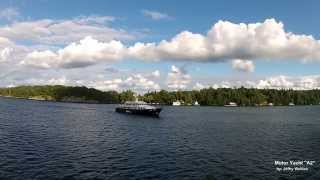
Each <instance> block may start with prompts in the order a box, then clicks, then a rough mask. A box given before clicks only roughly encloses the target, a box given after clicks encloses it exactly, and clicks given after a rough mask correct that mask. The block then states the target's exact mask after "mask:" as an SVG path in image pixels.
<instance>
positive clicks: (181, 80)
mask: <svg viewBox="0 0 320 180" xmlns="http://www.w3.org/2000/svg"><path fill="white" fill-rule="evenodd" d="M190 82H191V76H190V75H189V74H187V73H186V71H185V70H184V69H181V68H178V67H177V66H175V65H172V66H171V71H170V72H169V73H168V77H167V85H168V88H169V89H172V90H179V89H186V88H187V85H188V84H189V83H190Z"/></svg>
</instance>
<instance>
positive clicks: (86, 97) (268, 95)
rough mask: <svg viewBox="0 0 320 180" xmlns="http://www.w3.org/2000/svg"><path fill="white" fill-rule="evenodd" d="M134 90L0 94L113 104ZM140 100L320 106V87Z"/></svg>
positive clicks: (28, 89) (57, 88) (159, 94)
mask: <svg viewBox="0 0 320 180" xmlns="http://www.w3.org/2000/svg"><path fill="white" fill-rule="evenodd" d="M134 95H135V93H134V92H133V91H131V90H127V91H123V92H117V91H100V90H97V89H94V88H87V87H71V86H62V85H54V86H19V87H12V88H0V96H6V97H15V98H25V99H34V100H47V101H58V102H77V103H105V104H114V103H122V102H124V101H132V100H134V99H135V96H134ZM138 98H139V100H143V101H145V102H148V103H156V104H162V105H171V104H172V102H174V101H181V102H183V104H184V105H192V104H193V103H194V102H196V101H197V102H198V103H199V104H200V105H203V106H223V105H225V104H228V103H229V102H235V103H236V104H238V105H239V106H263V105H268V104H272V105H275V106H281V105H288V104H290V103H293V104H295V105H319V103H320V90H318V89H315V90H292V89H281V90H277V89H254V88H244V87H241V88H219V89H214V88H206V89H202V90H192V91H166V90H161V91H153V92H148V93H145V94H143V95H138Z"/></svg>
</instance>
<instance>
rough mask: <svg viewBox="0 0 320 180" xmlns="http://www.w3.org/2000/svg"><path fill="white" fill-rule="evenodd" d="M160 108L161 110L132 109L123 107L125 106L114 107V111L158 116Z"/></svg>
mask: <svg viewBox="0 0 320 180" xmlns="http://www.w3.org/2000/svg"><path fill="white" fill-rule="evenodd" d="M161 110H162V109H161V108H155V109H133V108H125V107H117V108H116V112H118V113H126V114H137V115H144V116H155V117H159V114H160V112H161Z"/></svg>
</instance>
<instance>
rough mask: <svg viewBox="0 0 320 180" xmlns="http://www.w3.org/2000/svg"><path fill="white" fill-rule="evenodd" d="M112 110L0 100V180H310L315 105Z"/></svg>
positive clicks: (319, 148)
mask: <svg viewBox="0 0 320 180" xmlns="http://www.w3.org/2000/svg"><path fill="white" fill-rule="evenodd" d="M114 107H115V105H94V104H69V103H53V102H39V101H28V100H16V99H8V98H0V177H1V178H0V179H278V178H279V179H299V178H300V179H307V178H308V179H319V178H320V165H319V164H320V116H319V114H320V106H295V107H264V108H254V107H252V108H248V107H247V108H240V107H237V108H225V107H164V110H163V112H162V113H161V114H160V116H161V117H160V118H159V119H156V118H150V117H141V116H133V115H125V114H118V113H115V112H114ZM276 160H279V161H288V160H313V161H316V163H315V165H313V166H310V167H309V170H308V171H298V172H277V171H276V169H275V168H276V166H275V165H274V161H276Z"/></svg>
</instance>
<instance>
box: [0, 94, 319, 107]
mask: <svg viewBox="0 0 320 180" xmlns="http://www.w3.org/2000/svg"><path fill="white" fill-rule="evenodd" d="M0 98H8V99H21V100H28V101H39V102H53V103H72V104H114V105H116V104H119V103H99V102H91V101H79V102H76V101H57V100H46V99H36V98H24V97H15V96H3V95H0ZM120 104H121V103H120ZM159 106H172V107H225V108H230V109H233V108H245V107H248V108H252V107H253V108H266V107H294V106H320V105H319V104H311V105H293V106H292V105H273V106H268V105H260V106H232V107H231V106H224V105H199V106H195V105H180V106H173V105H167V104H159Z"/></svg>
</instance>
